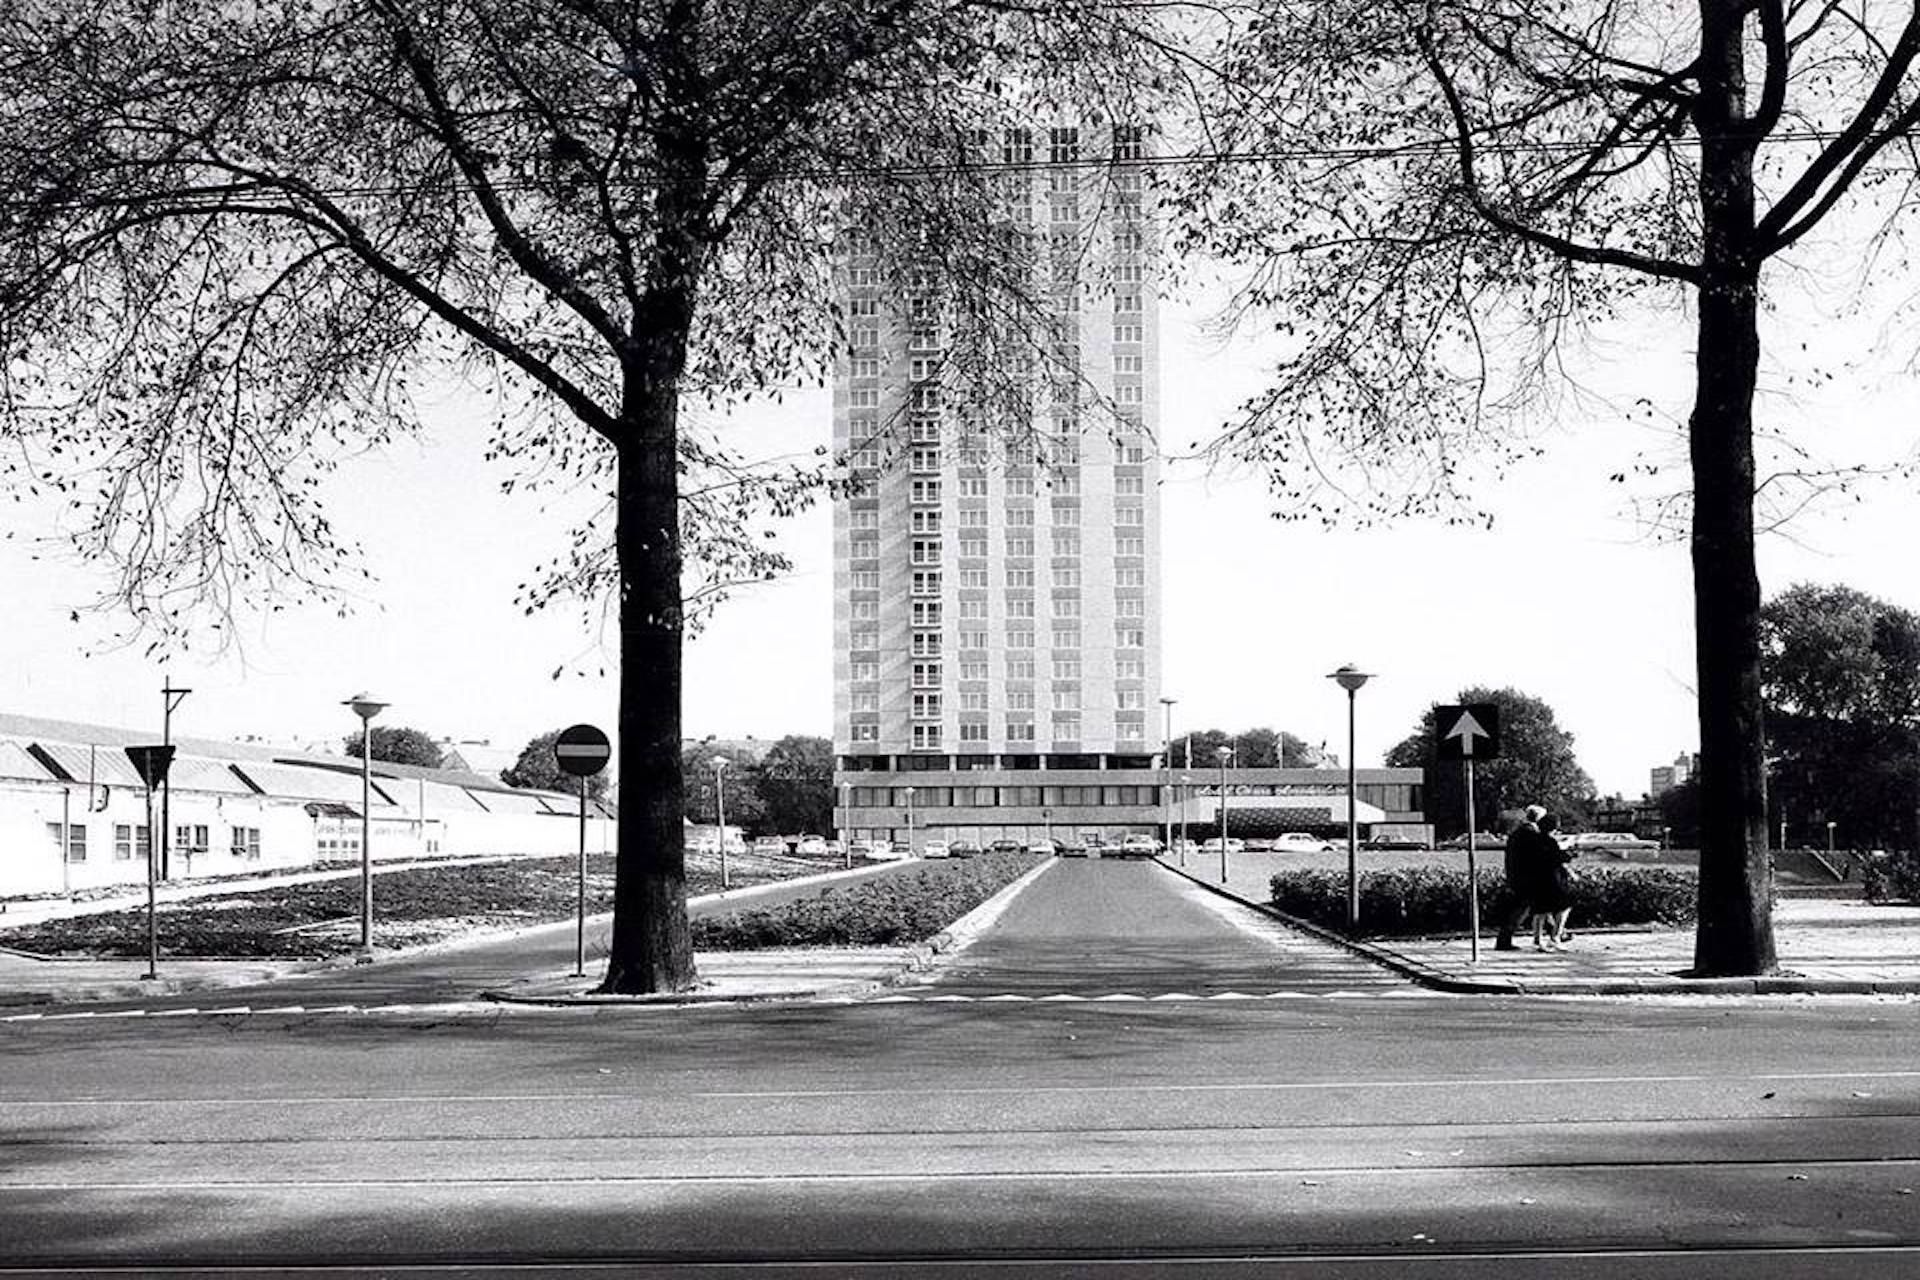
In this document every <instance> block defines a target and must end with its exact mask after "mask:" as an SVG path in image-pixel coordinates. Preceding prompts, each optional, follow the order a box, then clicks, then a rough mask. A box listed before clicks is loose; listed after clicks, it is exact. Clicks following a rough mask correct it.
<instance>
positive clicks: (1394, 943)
mask: <svg viewBox="0 0 1920 1280" xmlns="http://www.w3.org/2000/svg"><path fill="white" fill-rule="evenodd" d="M1364 856H1365V855H1363V857H1364ZM1285 858H1286V855H1284V854H1257V853H1249V854H1234V855H1232V856H1231V857H1230V858H1229V859H1228V868H1227V881H1226V883H1225V884H1224V885H1223V884H1222V883H1221V880H1220V864H1219V855H1218V854H1215V855H1213V856H1212V857H1211V858H1194V857H1190V858H1189V859H1188V865H1187V866H1186V867H1185V868H1181V867H1180V866H1179V863H1178V860H1177V859H1175V858H1163V859H1162V861H1163V862H1165V863H1166V864H1167V865H1168V866H1171V867H1173V868H1175V869H1176V870H1184V871H1185V872H1186V874H1188V875H1190V876H1192V877H1193V878H1194V879H1196V880H1197V881H1199V882H1200V883H1202V884H1205V885H1207V886H1209V887H1210V888H1213V889H1214V890H1216V891H1220V892H1225V893H1227V894H1228V895H1229V896H1231V897H1234V898H1237V899H1239V900H1240V901H1243V902H1246V903H1248V904H1249V905H1252V906H1256V907H1261V908H1263V909H1264V907H1265V904H1266V903H1267V901H1268V899H1269V892H1268V881H1269V879H1270V878H1271V876H1272V875H1273V873H1274V871H1276V870H1278V869H1280V868H1281V867H1282V866H1284V865H1285ZM1361 870H1362V873H1363V874H1364V872H1365V870H1366V864H1365V863H1364V862H1363V863H1362V867H1361ZM1484 906H1485V904H1483V907H1484ZM1482 923H1483V925H1484V926H1485V928H1486V930H1487V932H1486V934H1485V936H1484V937H1483V938H1482V939H1481V944H1480V961H1479V963H1478V964H1475V963H1473V961H1472V959H1471V946H1470V943H1469V940H1468V939H1467V938H1466V937H1465V936H1457V937H1441V938H1387V939H1377V940H1375V939H1369V940H1365V941H1352V942H1345V945H1348V946H1351V947H1353V948H1354V949H1356V950H1358V951H1361V952H1362V953H1364V954H1368V955H1371V956H1373V957H1374V958H1375V959H1377V960H1379V961H1380V962H1381V963H1383V964H1386V965H1389V966H1390V967H1393V968H1395V969H1398V970H1400V971H1401V972H1403V973H1405V974H1406V975H1407V976H1408V977H1410V978H1412V979H1414V980H1415V981H1416V982H1419V983H1421V984H1422V985H1423V986H1428V987H1432V988H1435V989H1437V990H1442V991H1461V992H1488V993H1509V994H1527V995H1622V994H1645V993H1655V992H1658V993H1664V994H1679V993H1691V994H1701V995H1713V994H1731V995H1740V994H1762V995H1765V994H1863V995H1864V994H1884V995H1914V994H1920V907H1916V906H1880V905H1875V904H1872V903H1868V902H1863V901H1851V900H1846V899H1834V898H1791V897H1789V898H1781V899H1780V900H1779V902H1778V903H1777V905H1776V906H1775V909H1774V941H1775V946H1776V949H1777V951H1778V953H1779V956H1780V971H1779V972H1778V973H1776V974H1774V975H1771V976H1768V977H1764V978H1688V977H1685V976H1684V975H1685V973H1686V971H1687V970H1688V969H1690V968H1691V967H1692V964H1693V938H1694V935H1693V929H1692V927H1691V926H1688V927H1686V928H1681V929H1660V928H1616V929H1591V930H1582V929H1581V927H1580V922H1579V920H1578V919H1575V920H1572V921H1570V922H1569V928H1570V930H1571V931H1572V933H1573V935H1574V938H1573V941H1572V943H1571V944H1570V945H1569V946H1568V948H1567V949H1566V950H1564V951H1559V952H1551V951H1547V952H1541V951H1535V950H1534V949H1533V946H1532V938H1531V935H1527V936H1524V937H1522V938H1521V939H1519V940H1518V943H1519V946H1520V949H1519V950H1517V951H1496V950H1494V948H1493V921H1492V919H1491V917H1490V916H1483V921H1482ZM1305 927H1307V928H1308V929H1309V930H1310V931H1312V932H1316V933H1321V934H1323V935H1324V936H1329V937H1335V936H1337V935H1333V934H1330V933H1327V932H1326V931H1324V930H1318V929H1314V928H1313V926H1310V925H1309V926H1305ZM1342 941H1345V940H1342Z"/></svg>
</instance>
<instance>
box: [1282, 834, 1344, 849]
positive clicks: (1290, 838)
mask: <svg viewBox="0 0 1920 1280" xmlns="http://www.w3.org/2000/svg"><path fill="white" fill-rule="evenodd" d="M1333 848H1334V844H1333V841H1331V840H1323V839H1321V838H1320V837H1319V836H1314V835H1308V834H1307V833H1306V832H1304V831H1289V832H1287V833H1286V834H1285V835H1279V836H1275V837H1274V839H1273V851H1274V852H1275V853H1331V852H1332V851H1333Z"/></svg>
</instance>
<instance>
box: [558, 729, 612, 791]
mask: <svg viewBox="0 0 1920 1280" xmlns="http://www.w3.org/2000/svg"><path fill="white" fill-rule="evenodd" d="M612 754H613V745H612V744H611V743H609V742H608V741H607V735H606V734H604V733H602V732H600V731H599V730H598V729H596V728H594V727H593V726H592V725H590V724H576V725H574V726H573V727H572V728H571V729H563V730H561V731H560V736H559V737H558V738H556V739H554V742H553V760H554V763H555V764H557V765H559V766H560V771H561V772H562V773H570V774H572V775H573V776H574V777H576V778H591V777H592V776H593V775H594V774H596V773H598V772H600V771H601V770H602V769H604V768H606V767H607V758H608V757H609V756H611V755H612Z"/></svg>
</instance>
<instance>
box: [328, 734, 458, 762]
mask: <svg viewBox="0 0 1920 1280" xmlns="http://www.w3.org/2000/svg"><path fill="white" fill-rule="evenodd" d="M341 747H342V749H343V750H344V751H345V752H346V753H347V754H348V755H350V756H352V757H353V758H354V759H355V760H358V759H359V758H360V734H358V733H350V734H348V735H347V736H346V738H345V739H343V740H342V743H341ZM368 754H369V755H370V756H371V757H372V758H373V759H375V760H385V761H387V762H388V763H389V764H411V765H418V766H419V767H421V768H422V769H438V768H439V767H440V761H441V758H442V756H441V751H440V744H439V743H438V742H435V741H434V739H433V735H432V734H429V733H427V732H425V731H424V730H421V729H409V728H407V727H406V726H404V725H386V724H377V725H374V726H373V738H372V741H371V742H370V743H369V750H368Z"/></svg>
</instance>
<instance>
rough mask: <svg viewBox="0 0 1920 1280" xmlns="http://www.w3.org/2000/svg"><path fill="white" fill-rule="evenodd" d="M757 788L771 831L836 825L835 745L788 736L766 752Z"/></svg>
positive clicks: (823, 828)
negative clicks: (834, 823)
mask: <svg viewBox="0 0 1920 1280" xmlns="http://www.w3.org/2000/svg"><path fill="white" fill-rule="evenodd" d="M755 785H756V788H757V790H758V792H759V798H760V806H761V808H762V809H763V810H765V812H766V820H767V823H768V825H769V827H770V828H771V829H772V830H774V831H777V832H783V833H787V834H804V833H806V832H822V831H826V830H827V829H828V828H829V827H831V826H832V825H833V743H832V742H830V741H828V740H827V739H826V738H813V737H807V736H804V735H801V734H789V735H788V736H787V737H784V738H782V739H780V740H779V741H778V742H776V743H774V744H773V746H771V747H769V748H768V749H767V754H766V755H765V756H763V757H762V758H761V760H760V771H759V774H758V775H757V777H756V780H755Z"/></svg>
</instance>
